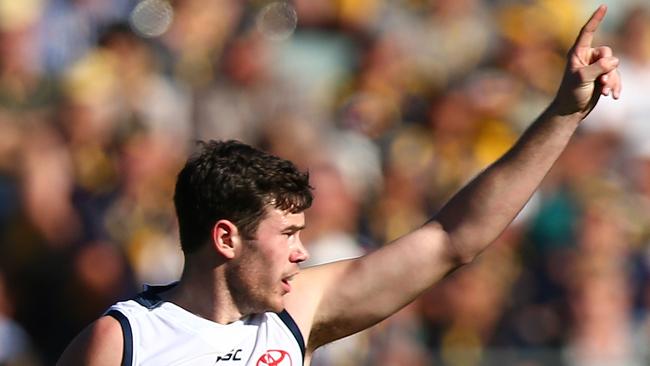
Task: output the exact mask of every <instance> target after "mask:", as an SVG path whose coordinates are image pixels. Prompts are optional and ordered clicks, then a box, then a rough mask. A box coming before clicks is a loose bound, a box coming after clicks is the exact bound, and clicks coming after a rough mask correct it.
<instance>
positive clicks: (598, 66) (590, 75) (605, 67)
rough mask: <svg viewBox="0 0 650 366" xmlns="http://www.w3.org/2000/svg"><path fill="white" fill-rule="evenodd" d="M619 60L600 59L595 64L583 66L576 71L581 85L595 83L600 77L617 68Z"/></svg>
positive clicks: (610, 58) (611, 58)
mask: <svg viewBox="0 0 650 366" xmlns="http://www.w3.org/2000/svg"><path fill="white" fill-rule="evenodd" d="M618 63H619V60H618V58H616V57H613V56H610V57H602V58H599V59H598V60H597V61H596V62H594V63H592V64H590V65H587V66H584V67H582V68H580V69H579V70H578V73H579V74H580V78H581V79H582V82H583V83H590V82H593V81H595V80H596V79H597V78H598V77H599V76H600V75H603V74H607V73H608V72H610V71H612V70H614V69H615V68H616V67H617V66H618Z"/></svg>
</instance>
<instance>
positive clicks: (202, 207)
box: [174, 141, 312, 254]
mask: <svg viewBox="0 0 650 366" xmlns="http://www.w3.org/2000/svg"><path fill="white" fill-rule="evenodd" d="M200 147H201V148H200V150H199V151H198V152H197V153H196V154H195V155H193V156H192V157H190V158H189V159H188V161H187V163H186V164H185V166H184V167H183V169H182V170H181V171H180V173H179V174H178V179H177V181H176V190H175V193H174V204H175V205H176V214H177V216H178V223H179V230H180V239H181V247H182V249H183V252H184V253H185V254H190V253H193V252H195V251H197V250H198V249H199V248H200V247H201V246H202V245H204V244H205V243H206V242H208V241H209V240H210V238H211V231H212V228H213V226H214V224H215V223H216V222H217V221H218V220H229V221H231V222H232V223H233V224H235V225H236V226H237V228H238V230H239V233H240V235H241V236H242V237H243V238H245V239H249V240H250V239H254V238H255V234H256V231H257V228H258V226H259V223H260V222H261V221H262V220H263V219H264V218H265V215H266V213H267V208H277V209H279V210H282V211H287V212H291V213H298V212H302V211H304V210H305V209H307V208H308V207H309V206H310V205H311V202H312V193H311V187H310V186H309V175H308V174H307V173H302V172H300V171H298V169H297V168H296V167H295V166H294V164H293V163H291V162H290V161H287V160H284V159H280V158H278V157H276V156H273V155H270V154H268V153H265V152H263V151H260V150H257V149H255V148H253V147H251V146H248V145H245V144H243V143H240V142H237V141H225V142H223V141H209V142H207V143H200Z"/></svg>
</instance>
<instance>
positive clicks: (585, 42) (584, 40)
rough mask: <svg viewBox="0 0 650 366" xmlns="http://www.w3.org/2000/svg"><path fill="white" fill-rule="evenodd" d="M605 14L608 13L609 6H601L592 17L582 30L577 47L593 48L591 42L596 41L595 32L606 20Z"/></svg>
mask: <svg viewBox="0 0 650 366" xmlns="http://www.w3.org/2000/svg"><path fill="white" fill-rule="evenodd" d="M605 13H607V6H606V5H601V6H599V7H598V9H596V11H594V13H593V14H592V15H591V18H589V20H588V21H587V23H585V25H584V26H583V27H582V29H581V30H580V34H579V35H578V39H576V43H575V47H576V48H578V47H591V42H592V41H593V39H594V32H596V29H598V25H600V22H601V21H602V20H603V18H605Z"/></svg>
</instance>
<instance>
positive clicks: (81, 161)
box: [0, 0, 650, 366]
mask: <svg viewBox="0 0 650 366" xmlns="http://www.w3.org/2000/svg"><path fill="white" fill-rule="evenodd" d="M146 1H151V0H146ZM136 3H137V1H136V0H112V1H104V0H21V1H15V0H0V364H3V365H49V364H53V363H54V362H55V360H56V359H57V358H58V356H59V355H60V353H61V352H62V350H63V348H64V347H65V346H66V345H67V344H68V343H69V342H70V340H71V339H72V337H73V336H74V335H75V334H76V333H78V332H79V331H80V330H81V329H82V328H83V327H84V326H86V325H87V324H89V323H90V322H91V321H92V320H93V319H95V318H97V317H98V316H99V315H101V314H102V312H103V311H104V310H105V309H106V308H107V306H109V305H110V304H111V303H113V302H115V301H116V300H119V299H125V298H129V297H131V296H132V295H133V294H135V293H136V292H138V291H139V289H140V287H141V285H142V284H144V283H154V284H161V283H168V282H171V281H174V280H175V279H176V278H178V276H179V274H180V270H181V266H182V261H183V259H182V253H181V251H180V249H179V245H178V237H177V232H176V221H175V217H174V209H173V205H172V199H171V198H172V193H173V187H174V183H175V176H176V173H177V172H178V170H179V169H180V167H181V166H182V164H183V163H184V161H185V159H186V157H187V155H188V154H190V153H191V152H192V150H193V149H194V147H195V146H196V144H195V141H196V140H207V139H239V140H242V141H245V142H247V143H250V144H253V145H256V146H259V147H262V148H264V149H266V150H268V151H271V152H273V153H275V154H277V155H280V156H282V157H285V158H288V159H291V160H293V161H294V162H296V164H297V165H299V166H300V167H301V168H302V169H304V170H309V172H310V175H311V179H312V185H313V186H314V188H315V192H314V193H315V196H316V199H315V202H314V205H313V207H312V208H311V209H310V210H309V211H308V212H307V223H308V228H307V229H306V230H305V232H304V240H303V241H304V242H305V244H306V246H307V248H308V250H309V251H310V252H311V255H312V257H311V259H310V263H309V264H315V263H322V262H327V261H331V260H336V259H340V258H348V257H354V256H359V255H362V254H363V253H365V252H368V251H371V250H373V249H375V248H378V247H380V246H381V245H383V244H384V243H386V242H388V241H390V240H392V239H395V238H396V237H398V236H400V235H402V234H405V233H406V232H408V231H409V230H411V229H413V228H415V227H417V226H419V225H421V224H422V223H423V222H424V221H425V220H426V219H427V218H428V217H430V216H431V215H432V214H433V213H434V212H435V211H436V209H437V208H439V207H440V206H441V205H442V204H443V203H444V201H445V200H446V199H448V198H449V197H450V195H451V194H453V193H454V192H455V191H456V190H457V189H458V188H459V187H460V185H461V184H463V183H464V182H466V181H467V180H468V179H470V178H471V177H472V176H473V175H475V174H476V173H477V172H478V171H479V170H480V169H482V168H484V167H485V166H486V165H487V164H489V163H490V162H492V161H493V160H494V159H496V158H497V157H498V156H499V155H500V154H501V153H503V152H504V151H505V150H506V149H507V148H508V147H509V146H510V145H511V144H512V143H513V142H514V141H515V139H516V138H517V136H518V135H519V134H520V133H521V132H522V131H523V129H524V128H525V127H526V126H527V125H528V124H529V123H530V122H532V121H533V120H534V119H535V117H536V116H537V115H538V114H540V113H541V112H542V111H543V109H544V108H545V107H546V105H547V104H548V103H549V102H550V100H551V98H552V97H553V95H554V93H555V90H556V88H557V86H558V84H559V81H560V78H561V76H562V72H563V67H564V62H565V55H566V53H567V51H568V47H570V45H571V44H572V42H573V40H574V38H575V36H576V34H577V32H578V29H579V28H580V26H581V25H582V24H583V22H584V21H585V19H587V17H588V16H589V14H590V13H591V12H592V11H593V10H594V9H595V8H596V6H597V5H598V2H596V1H591V0H580V1H573V0H527V1H524V0H295V1H293V2H291V4H290V5H291V6H293V7H294V9H295V11H296V14H297V17H298V24H297V28H296V29H295V31H293V33H292V34H290V37H288V38H286V39H279V37H275V36H274V35H273V34H269V33H268V32H272V31H273V30H272V29H271V30H268V29H267V28H265V27H260V26H259V24H260V16H259V14H260V13H261V12H262V11H263V10H264V9H265V7H266V6H268V5H269V4H270V3H271V1H263V0H250V1H241V0H173V1H172V2H171V4H172V6H173V21H172V23H171V26H170V27H169V29H167V30H166V32H165V33H164V34H163V35H161V36H159V37H143V36H142V35H141V34H138V33H136V32H134V31H133V30H132V27H131V26H130V24H129V14H130V13H131V11H132V9H133V8H134V7H135V6H136ZM605 3H609V14H608V16H607V18H606V20H605V22H604V23H603V24H602V27H601V29H600V30H599V31H598V34H597V35H596V39H595V42H596V43H598V44H608V45H611V46H612V47H613V48H614V49H615V51H616V52H617V53H618V56H619V57H620V59H621V67H620V72H621V74H622V76H623V83H624V89H623V95H622V98H621V100H619V101H612V100H611V99H607V100H601V103H600V104H599V105H598V106H597V108H596V110H594V111H593V113H592V114H591V115H590V116H589V117H588V118H587V120H586V121H585V122H584V123H583V126H581V127H580V129H579V131H578V133H577V135H576V136H575V138H574V140H573V141H572V143H571V145H570V146H569V148H568V149H567V150H566V152H565V153H564V154H563V155H562V157H561V158H560V160H559V161H558V163H557V164H556V166H555V167H554V169H553V170H552V171H551V172H550V174H549V175H548V176H547V178H546V180H545V182H544V183H543V185H542V187H541V188H540V190H539V191H538V192H537V193H536V194H535V196H534V197H533V199H532V200H531V202H530V203H529V204H528V205H527V206H526V207H525V208H524V210H523V211H522V212H521V214H520V215H519V216H518V217H517V219H516V220H515V222H514V223H513V224H512V225H511V226H510V227H509V228H508V229H507V230H506V231H505V232H504V233H503V235H502V236H501V237H500V238H499V239H498V240H497V242H495V243H494V245H493V246H492V247H491V249H489V250H488V251H486V252H485V253H484V254H483V255H481V257H479V259H478V260H477V261H475V263H473V264H472V265H471V266H467V267H465V268H463V269H461V270H458V271H456V272H455V273H453V274H451V275H450V276H449V277H447V278H446V279H445V280H443V281H442V282H441V283H440V284H439V285H437V286H435V287H434V288H432V289H431V290H430V291H428V292H427V293H425V294H424V295H423V296H421V297H420V298H418V299H417V300H416V301H415V302H414V303H413V304H411V305H410V306H408V307H407V308H405V309H403V310H402V311H400V312H399V313H398V314H396V315H395V316H393V317H391V318H390V319H388V320H386V321H385V322H383V323H381V324H379V325H377V326H376V327H374V328H372V329H370V330H368V331H365V332H363V333H361V334H359V335H356V336H353V337H350V338H348V339H345V340H342V341H339V342H336V343H334V344H332V345H330V346H326V347H324V348H323V349H322V350H320V351H318V353H317V354H316V356H315V360H314V362H313V364H314V365H316V366H334V365H343V366H345V365H379V366H392V365H397V366H399V365H411V366H418V365H450V366H456V365H468V366H473V365H526V366H535V365H568V366H574V365H575V366H592V365H593V366H597V365H647V364H650V123H648V122H650V121H648V119H650V99H648V95H650V93H649V92H650V4H649V3H648V2H647V0H639V1H633V0H626V1H621V0H619V1H613V0H611V1H605ZM280 25H282V24H280ZM265 29H266V30H265ZM292 30H293V29H289V31H292Z"/></svg>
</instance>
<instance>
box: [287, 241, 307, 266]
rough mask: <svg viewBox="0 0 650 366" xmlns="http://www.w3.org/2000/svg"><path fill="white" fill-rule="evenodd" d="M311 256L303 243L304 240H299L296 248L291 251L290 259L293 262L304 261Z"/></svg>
mask: <svg viewBox="0 0 650 366" xmlns="http://www.w3.org/2000/svg"><path fill="white" fill-rule="evenodd" d="M308 258H309V252H308V251H307V248H305V246H304V245H303V244H302V241H298V243H297V244H296V246H295V248H294V250H293V251H292V252H291V257H290V258H289V260H291V262H293V263H300V262H304V261H306V260H307V259H308Z"/></svg>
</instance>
